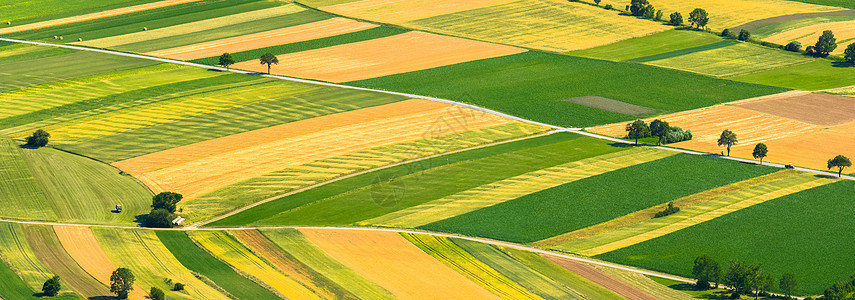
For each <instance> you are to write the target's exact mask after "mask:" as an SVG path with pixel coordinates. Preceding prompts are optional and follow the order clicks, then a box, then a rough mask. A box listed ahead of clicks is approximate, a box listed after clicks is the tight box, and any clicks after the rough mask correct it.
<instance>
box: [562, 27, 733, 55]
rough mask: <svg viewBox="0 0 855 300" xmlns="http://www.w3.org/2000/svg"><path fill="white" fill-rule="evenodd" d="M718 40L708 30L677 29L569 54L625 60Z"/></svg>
mask: <svg viewBox="0 0 855 300" xmlns="http://www.w3.org/2000/svg"><path fill="white" fill-rule="evenodd" d="M718 41H721V39H720V38H718V37H716V36H715V35H711V34H708V33H706V32H698V31H694V30H677V29H675V30H666V31H663V32H659V33H654V34H651V35H646V36H642V37H637V38H631V39H628V40H623V41H620V42H616V43H612V44H608V45H604V46H599V47H594V48H590V49H585V50H577V51H572V52H568V53H567V54H569V55H573V56H581V57H587V58H595V59H603V60H610V61H625V60H631V59H637V58H641V57H646V56H651V55H656V54H660V53H669V52H672V51H677V50H682V49H691V48H694V47H698V46H704V45H708V44H712V43H715V42H718Z"/></svg>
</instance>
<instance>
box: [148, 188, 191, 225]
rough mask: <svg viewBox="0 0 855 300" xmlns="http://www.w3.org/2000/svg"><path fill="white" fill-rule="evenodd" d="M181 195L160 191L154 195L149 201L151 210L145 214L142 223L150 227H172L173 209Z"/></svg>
mask: <svg viewBox="0 0 855 300" xmlns="http://www.w3.org/2000/svg"><path fill="white" fill-rule="evenodd" d="M182 198H183V196H182V195H181V194H178V193H173V192H162V193H160V194H157V195H155V196H154V197H153V198H152V201H151V208H152V209H151V212H150V213H149V214H148V216H146V218H145V222H144V223H143V225H145V226H146V227H152V228H172V220H173V219H174V218H175V215H174V213H175V209H176V206H177V204H178V202H180V201H181V199H182Z"/></svg>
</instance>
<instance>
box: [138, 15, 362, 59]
mask: <svg viewBox="0 0 855 300" xmlns="http://www.w3.org/2000/svg"><path fill="white" fill-rule="evenodd" d="M377 26H378V25H376V24H371V23H365V22H359V21H355V20H351V19H345V18H332V19H327V20H323V21H317V22H312V23H309V24H303V25H297V26H292V27H285V28H281V29H275V30H270V31H265V32H259V33H254V34H248V35H242V36H236V37H232V38H226V39H221V40H216V41H210V42H204V43H199V44H193V45H187V46H181V47H176V48H170V49H164V50H158V51H153V52H148V53H145V54H146V55H151V56H159V57H168V58H173V59H180V60H192V59H197V58H205V57H212V56H217V55H220V54H223V53H235V52H241V51H246V50H252V49H259V48H265V47H270V46H276V45H284V44H289V43H296V42H302V41H308V40H313V39H319V38H324V37H328V36H334V35H339V34H345V33H350V32H356V31H361V30H366V29H371V28H374V27H377Z"/></svg>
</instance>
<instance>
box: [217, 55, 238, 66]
mask: <svg viewBox="0 0 855 300" xmlns="http://www.w3.org/2000/svg"><path fill="white" fill-rule="evenodd" d="M233 64H235V59H234V58H232V55H231V54H230V53H228V52H226V53H223V54H222V55H220V62H219V63H218V65H221V66H223V67H225V68H226V70H228V69H229V66H231V65H233Z"/></svg>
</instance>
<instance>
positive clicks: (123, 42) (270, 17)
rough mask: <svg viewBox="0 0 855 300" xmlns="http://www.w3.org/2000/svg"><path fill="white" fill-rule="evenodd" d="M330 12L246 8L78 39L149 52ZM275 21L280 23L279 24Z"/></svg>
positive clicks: (299, 21)
mask: <svg viewBox="0 0 855 300" xmlns="http://www.w3.org/2000/svg"><path fill="white" fill-rule="evenodd" d="M325 18H329V16H328V15H326V14H323V13H319V12H313V11H307V10H306V9H304V8H301V7H299V6H296V5H294V4H284V5H280V6H274V7H270V8H264V9H259V10H254V11H247V12H242V13H237V14H232V15H225V16H222V17H217V18H208V19H204V20H199V21H195V22H190V23H183V24H178V25H173V26H169V27H163V28H157V29H152V30H147V31H139V32H134V33H128V34H122V35H117V36H110V37H104V38H100V39H94V40H87V41H82V42H76V43H74V44H76V45H82V46H90V47H97V48H110V49H118V50H123V51H134V52H149V51H154V50H160V49H166V48H174V47H177V46H183V45H190V44H195V43H201V42H207V41H212V40H218V39H223V38H229V37H234V36H241V35H245V34H252V33H257V32H263V31H268V30H273V29H276V28H281V27H287V26H288V25H299V24H302V23H308V22H314V21H320V20H322V19H325ZM273 23H276V24H278V26H276V25H274V24H273Z"/></svg>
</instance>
